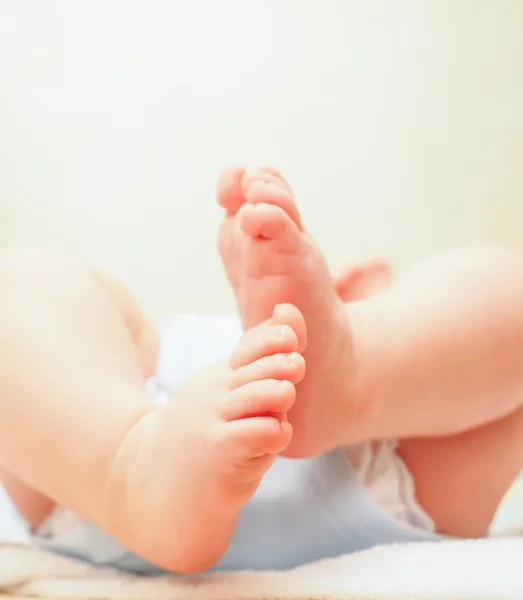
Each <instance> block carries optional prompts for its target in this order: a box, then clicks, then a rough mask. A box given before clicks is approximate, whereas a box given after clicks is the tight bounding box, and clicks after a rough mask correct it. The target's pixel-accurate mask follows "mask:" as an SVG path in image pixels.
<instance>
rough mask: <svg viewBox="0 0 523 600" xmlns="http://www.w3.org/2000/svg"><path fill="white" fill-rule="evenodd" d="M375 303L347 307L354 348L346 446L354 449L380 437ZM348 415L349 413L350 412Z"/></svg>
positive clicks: (346, 397) (347, 397)
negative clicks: (376, 371)
mask: <svg viewBox="0 0 523 600" xmlns="http://www.w3.org/2000/svg"><path fill="white" fill-rule="evenodd" d="M374 304H375V301H374V300H373V299H371V300H361V301H357V302H352V303H350V304H348V305H346V314H347V319H348V323H349V328H350V332H351V336H350V340H351V346H350V350H349V356H348V358H347V359H346V362H345V364H347V365H350V376H349V377H347V378H345V382H346V383H345V389H344V390H343V409H342V410H344V413H345V418H341V419H340V422H344V423H345V424H347V423H348V421H349V422H350V425H348V426H347V425H346V426H345V431H343V432H342V437H343V444H340V445H354V444H359V443H363V442H367V441H372V440H375V439H378V438H379V436H380V433H379V432H380V429H381V428H380V426H379V422H380V417H379V412H380V411H379V402H378V399H379V396H380V394H379V392H378V386H377V382H376V381H375V378H374V375H373V372H374V361H379V360H380V356H379V354H377V353H376V352H375V351H371V349H374V350H376V340H375V337H376V327H375V325H374V319H375V318H376V307H375V306H374ZM347 411H348V412H347Z"/></svg>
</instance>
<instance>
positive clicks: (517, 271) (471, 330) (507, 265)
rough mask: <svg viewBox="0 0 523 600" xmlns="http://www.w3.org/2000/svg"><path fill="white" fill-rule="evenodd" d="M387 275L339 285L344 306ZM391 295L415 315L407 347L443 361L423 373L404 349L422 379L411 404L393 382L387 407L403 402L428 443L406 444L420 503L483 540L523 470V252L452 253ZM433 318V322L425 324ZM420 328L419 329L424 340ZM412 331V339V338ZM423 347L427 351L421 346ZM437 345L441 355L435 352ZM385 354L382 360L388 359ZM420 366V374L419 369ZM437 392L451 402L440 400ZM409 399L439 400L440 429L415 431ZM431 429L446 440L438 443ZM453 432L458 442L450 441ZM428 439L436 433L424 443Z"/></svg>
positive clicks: (412, 379) (460, 532) (406, 384)
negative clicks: (413, 343) (497, 511)
mask: <svg viewBox="0 0 523 600" xmlns="http://www.w3.org/2000/svg"><path fill="white" fill-rule="evenodd" d="M371 264H372V263H371ZM377 264H378V265H379V263H377ZM380 271H381V274H382V275H384V274H385V272H384V271H383V268H380V269H378V271H376V269H370V270H369V269H367V270H365V269H363V270H362V268H361V267H360V269H356V270H355V272H356V273H359V277H357V278H355V276H354V274H353V275H352V276H349V277H346V278H345V281H343V280H341V281H340V282H339V284H338V286H339V288H340V289H343V290H344V294H345V295H344V296H343V297H344V299H345V298H352V299H357V297H358V296H361V294H360V290H362V289H363V290H370V291H371V292H372V291H374V290H376V289H378V288H380V289H383V287H382V286H381V285H378V286H377V285H376V283H378V284H380V283H386V280H387V278H386V277H383V276H382V277H379V278H378V281H376V273H378V274H379V273H380ZM353 272H354V271H353ZM348 273H349V275H350V271H348ZM354 284H355V285H354ZM403 285H405V288H403V287H402V286H403ZM431 289H432V290H433V292H432V293H430V294H429V295H427V291H430V290H431ZM434 291H436V292H437V293H434ZM392 293H393V294H394V293H398V297H397V300H396V302H397V304H392V305H391V307H390V308H391V309H392V308H395V310H396V311H397V309H398V307H400V306H401V305H402V302H404V303H405V304H404V307H405V306H408V305H410V307H411V308H410V310H405V309H404V313H403V314H404V315H405V314H406V315H410V316H409V319H410V323H409V326H407V327H404V338H403V339H404V340H405V339H407V340H409V339H410V342H411V343H412V341H414V342H416V343H415V345H414V347H413V348H412V349H411V350H412V352H414V353H419V354H420V355H421V356H422V355H423V353H428V359H432V360H433V361H434V362H433V365H431V364H430V363H429V364H428V365H426V367H425V364H424V363H425V361H424V360H423V359H422V358H420V362H419V365H418V366H417V360H418V359H416V356H415V354H414V355H413V354H410V353H409V352H406V351H405V350H404V351H403V353H401V352H400V353H399V356H397V357H396V360H397V363H396V364H397V365H403V367H404V368H405V365H406V364H408V363H406V362H403V361H406V360H407V359H408V358H409V357H410V360H411V361H412V370H413V372H412V373H409V372H408V370H404V371H402V373H403V374H404V376H405V379H404V380H403V382H401V380H400V384H401V386H402V389H403V391H404V393H405V396H404V397H403V398H397V392H396V391H395V390H397V387H398V386H397V385H396V386H394V385H392V384H390V382H389V386H390V387H389V388H388V389H389V391H390V394H389V395H388V397H387V396H384V398H383V400H384V402H387V401H390V402H391V403H393V402H394V401H395V398H397V400H396V401H397V402H398V404H401V406H398V411H399V412H398V417H399V418H402V419H404V421H405V424H404V425H403V426H404V427H405V426H410V427H413V428H412V429H410V430H409V434H410V433H411V432H412V431H416V427H417V428H418V429H417V431H418V436H420V437H409V438H404V439H403V440H401V441H400V444H399V447H398V453H399V454H400V456H402V458H403V459H404V461H405V463H406V465H407V467H408V468H409V470H410V472H411V473H412V475H413V477H414V480H415V486H416V494H417V497H418V500H419V502H420V504H421V506H423V508H424V509H425V510H426V511H427V513H428V514H430V515H431V517H432V519H433V520H434V522H435V525H436V529H437V531H439V532H441V533H445V534H448V535H453V536H457V537H477V536H482V535H484V534H485V533H486V531H487V530H488V528H489V526H490V524H491V522H492V519H493V517H494V515H495V513H496V510H497V508H498V506H499V504H500V502H501V500H502V499H503V497H504V495H505V494H506V492H507V491H508V489H509V488H510V486H511V485H512V483H513V481H514V479H515V478H516V477H517V475H518V473H519V472H520V471H521V469H522V468H523V390H522V389H521V379H522V378H523V346H522V335H523V334H522V321H523V260H522V258H521V256H519V255H518V254H517V253H512V252H507V251H500V250H495V249H480V250H470V251H465V252H460V253H455V254H451V255H448V256H446V257H443V258H441V259H439V260H437V261H435V262H433V263H430V264H429V265H427V266H426V267H423V266H422V267H420V268H419V269H418V270H417V271H416V272H414V273H413V274H411V275H407V279H406V282H400V284H399V288H396V291H395V290H394V288H393V289H392ZM364 296H365V297H369V295H368V294H366V293H365V294H364ZM408 298H410V301H409V300H408ZM416 298H417V299H419V306H416V304H415V302H414V300H416ZM453 298H454V301H452V299H453ZM407 303H408V304H407ZM394 312H395V311H392V313H391V314H394ZM424 313H425V315H426V316H427V318H426V324H423V322H420V320H419V315H423V314H424ZM445 315H446V318H443V317H445ZM396 319H397V320H398V322H400V323H401V319H402V314H401V312H396ZM413 324H417V327H415V328H414V331H416V332H417V333H416V336H415V337H412V333H411V332H412V325H413ZM384 331H386V329H385V330H384ZM431 331H432V332H435V334H434V337H433V340H432V342H431V339H430V338H427V337H425V336H426V335H427V333H430V332H431ZM442 332H443V334H445V335H446V339H445V337H443V338H442V337H441V333H442ZM405 333H407V334H409V333H411V337H410V338H409V337H406V338H405ZM423 340H425V344H421V342H422V341H423ZM384 342H386V337H385V338H384V339H383V340H382V343H384ZM432 344H433V345H432ZM384 345H385V344H384ZM438 345H439V352H435V350H437V349H438ZM400 348H401V346H400ZM385 349H386V346H385ZM445 349H446V352H444V350H445ZM377 351H378V349H377ZM386 356H387V353H386V352H383V354H382V357H386ZM425 360H427V359H425ZM460 361H462V362H461V363H460ZM416 366H417V368H418V369H420V370H421V372H416V371H415V370H414V369H415V367H416ZM424 367H425V368H428V371H427V372H424V371H423V368H424ZM431 368H432V369H433V370H431ZM418 377H425V378H426V384H425V386H420V387H419V396H418V397H417V398H416V393H415V387H414V386H415V385H416V380H417V378H418ZM436 377H439V378H441V379H442V381H441V382H440V381H437V380H436V379H435V378H436ZM449 379H450V381H449ZM418 385H419V380H418ZM445 388H447V390H448V391H449V392H450V396H448V395H446V391H447V390H446V389H445ZM460 388H461V389H462V396H460V395H459V393H460ZM434 391H439V393H441V394H442V395H441V398H440V399H439V402H438V398H437V397H436V396H434V395H433V393H434ZM409 399H410V400H411V406H414V410H417V409H418V408H419V409H421V410H422V411H423V409H424V401H425V400H429V402H430V401H431V400H432V401H433V402H434V405H435V406H434V410H437V411H440V414H439V415H438V418H439V423H438V419H436V420H433V421H432V422H425V424H423V422H420V423H419V425H417V426H416V425H415V424H414V421H410V424H409V418H412V411H411V410H410V409H409ZM467 400H468V402H469V403H470V404H469V405H468V406H469V408H468V409H467ZM482 401H483V405H482V404H481V402H482ZM460 403H462V404H461V407H460ZM390 406H391V408H392V407H393V404H391V405H390ZM463 409H465V411H464V410H463ZM407 411H408V412H407ZM427 414H430V413H428V412H427ZM500 415H503V416H500ZM455 416H456V418H455ZM467 416H468V418H469V419H470V421H469V423H472V422H474V423H479V425H477V426H470V425H469V426H467ZM422 417H423V415H422ZM392 418H393V417H392ZM447 419H448V425H445V421H446V420H447ZM389 426H390V421H389ZM432 427H436V428H439V432H443V433H438V434H436V435H432V431H433V430H432ZM456 430H458V431H457V432H456ZM459 430H461V431H459ZM389 431H392V429H391V430H389ZM396 431H398V427H397V426H396ZM403 431H405V430H403ZM446 431H448V433H453V434H451V435H448V434H447V435H445V434H444V433H445V432H446ZM426 432H429V435H425V436H424V437H421V435H422V434H423V433H426Z"/></svg>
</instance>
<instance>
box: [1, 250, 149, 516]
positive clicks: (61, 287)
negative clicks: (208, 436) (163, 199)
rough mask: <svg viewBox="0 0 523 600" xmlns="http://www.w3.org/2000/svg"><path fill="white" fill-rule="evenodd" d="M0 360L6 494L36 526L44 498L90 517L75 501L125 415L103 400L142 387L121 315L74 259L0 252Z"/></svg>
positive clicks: (46, 507)
mask: <svg viewBox="0 0 523 600" xmlns="http://www.w3.org/2000/svg"><path fill="white" fill-rule="evenodd" d="M0 357H2V359H1V360H0V464H1V465H2V471H1V472H0V477H1V479H2V482H3V484H4V486H5V488H6V490H7V492H8V494H9V495H10V496H11V498H12V500H13V501H14V503H15V504H16V506H17V507H18V509H19V510H20V512H21V514H22V515H23V516H24V517H25V518H27V520H28V521H29V522H30V524H31V525H33V526H36V525H38V523H39V522H40V521H41V520H42V519H43V518H44V517H45V516H46V515H47V514H48V513H49V512H50V511H51V510H52V508H53V502H52V501H50V500H49V499H48V498H49V497H55V498H58V499H59V500H60V501H61V502H66V503H68V504H70V505H73V506H76V507H77V508H79V509H80V508H84V509H85V510H84V512H88V513H89V512H91V510H90V509H89V507H88V506H85V507H84V506H80V505H82V504H83V501H80V500H79V497H80V495H81V494H82V493H83V492H86V491H87V490H92V489H93V486H94V485H95V483H96V482H97V480H98V478H99V475H100V473H101V466H102V463H103V460H104V454H106V453H107V452H110V451H111V439H113V440H114V441H115V440H117V439H118V436H119V431H116V430H115V429H114V426H115V425H116V423H117V422H119V425H118V426H122V427H123V430H125V426H126V425H125V424H122V419H121V417H122V415H123V420H124V421H125V419H126V417H129V414H127V413H129V410H128V409H127V408H125V407H123V408H120V407H118V406H115V407H111V402H110V401H109V400H110V399H111V398H113V397H115V394H114V391H115V389H116V388H115V386H119V388H120V389H121V388H122V387H123V386H125V387H126V389H127V386H129V387H130V388H133V389H134V388H136V389H140V388H142V375H141V370H140V360H139V356H138V353H137V351H136V346H135V343H134V341H133V339H132V336H131V335H130V333H129V331H128V328H127V326H126V323H125V319H124V317H123V315H122V314H121V310H120V309H119V307H118V306H116V305H115V303H114V301H113V300H112V299H111V298H110V297H109V296H108V294H107V293H106V292H105V291H104V289H103V287H102V286H101V285H100V284H99V283H98V282H97V281H96V279H95V277H94V276H93V274H92V273H91V271H90V269H89V268H88V266H86V265H83V264H82V263H81V262H80V261H76V260H74V259H70V258H69V257H66V256H62V255H60V254H58V253H53V252H49V251H47V250H40V249H30V250H29V249H20V250H19V249H17V250H14V251H10V252H7V253H4V254H3V255H1V256H0ZM111 392H112V393H111ZM105 396H107V398H105ZM120 396H121V394H120ZM129 397H130V398H131V402H132V398H133V397H136V396H133V395H132V394H130V395H129ZM139 402H141V399H140V400H139ZM113 404H117V402H116V401H114V402H113ZM131 412H132V411H131ZM129 418H131V419H132V417H129ZM14 423H16V427H13V424H14ZM104 423H106V424H104ZM104 438H107V439H104ZM79 472H81V473H82V478H81V479H82V480H83V481H82V483H83V485H76V484H78V483H80V481H79V479H78V478H77V477H74V479H75V486H74V487H73V486H72V485H70V482H71V480H72V478H71V476H74V475H75V474H78V473H79ZM75 487H76V491H75ZM83 487H84V488H85V489H84V490H83V492H82V491H81V488H83ZM36 490H41V492H37V491H36ZM88 495H89V494H87V496H88ZM87 502H88V503H89V501H87Z"/></svg>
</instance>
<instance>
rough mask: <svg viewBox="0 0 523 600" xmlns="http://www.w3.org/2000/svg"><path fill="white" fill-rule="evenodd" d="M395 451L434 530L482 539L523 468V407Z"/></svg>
mask: <svg viewBox="0 0 523 600" xmlns="http://www.w3.org/2000/svg"><path fill="white" fill-rule="evenodd" d="M398 453H399V454H400V456H401V457H402V458H403V460H404V461H405V463H406V465H407V467H408V469H409V470H410V472H411V473H412V475H413V477H414V481H415V486H416V496H417V498H418V501H419V503H420V505H421V506H422V507H423V508H424V509H425V511H426V512H427V513H428V514H429V515H430V516H431V517H432V519H433V521H434V523H435V525H436V530H437V531H438V532H440V533H444V534H447V535H452V536H456V537H480V536H483V535H484V534H485V533H486V532H487V530H488V528H489V526H490V524H491V523H492V519H493V518H494V515H495V513H496V510H497V508H498V507H499V504H500V503H501V501H502V499H503V497H504V496H505V494H506V493H507V491H508V490H509V488H510V486H511V485H512V483H513V482H514V480H515V479H516V477H517V476H518V474H519V473H520V472H521V469H522V468H523V407H520V408H518V409H517V410H516V411H515V412H513V413H511V414H510V415H507V416H506V417H503V418H502V419H499V420H497V421H494V422H492V423H488V424H486V425H483V426H481V427H477V428H476V429H471V430H469V431H466V432H464V433H460V434H457V435H451V436H447V437H436V438H418V439H411V440H403V441H401V442H400V444H399V447H398Z"/></svg>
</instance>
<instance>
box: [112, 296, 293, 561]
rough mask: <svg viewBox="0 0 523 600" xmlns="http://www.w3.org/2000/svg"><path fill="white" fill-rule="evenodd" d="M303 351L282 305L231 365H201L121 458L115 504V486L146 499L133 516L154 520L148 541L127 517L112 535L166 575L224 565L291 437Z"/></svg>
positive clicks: (249, 335) (247, 338) (289, 309)
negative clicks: (132, 534) (242, 519)
mask: <svg viewBox="0 0 523 600" xmlns="http://www.w3.org/2000/svg"><path fill="white" fill-rule="evenodd" d="M304 346H305V322H304V320H303V317H302V315H301V314H300V312H299V311H298V310H297V309H296V308H295V307H293V306H289V305H280V306H277V307H276V308H275V309H274V314H273V316H272V317H271V319H269V320H268V321H266V322H265V323H263V324H261V325H258V326H257V327H254V328H252V329H250V330H248V331H247V332H246V333H245V334H244V336H243V338H242V340H241V341H240V342H239V344H238V347H237V348H236V350H235V351H234V352H233V354H232V356H231V357H230V360H229V362H228V363H225V364H224V363H219V364H216V365H212V366H211V367H209V368H207V369H204V370H203V371H201V372H200V373H198V374H197V375H195V376H194V377H192V378H191V379H189V380H188V381H187V382H186V384H185V385H183V386H182V387H181V388H180V389H179V391H178V392H177V393H176V394H175V395H174V397H173V398H172V399H171V401H170V402H169V403H168V404H167V405H166V406H165V407H161V408H158V409H156V410H153V411H151V413H150V414H149V415H147V416H146V417H145V418H144V419H142V420H141V422H139V423H138V424H137V426H135V429H136V427H138V428H139V429H141V431H139V432H135V433H134V439H135V440H136V439H137V438H136V436H137V435H139V440H140V443H139V445H138V446H137V445H136V444H134V446H133V448H132V455H131V454H130V448H127V449H126V448H124V449H123V450H122V451H121V452H120V461H122V460H123V461H124V462H123V463H122V462H121V465H122V464H123V465H124V467H127V471H123V470H122V468H121V465H120V471H119V472H120V473H123V472H125V476H124V482H125V485H124V487H123V488H122V485H121V483H120V484H119V485H117V486H115V484H114V477H113V484H112V489H113V498H114V490H115V489H116V488H119V490H120V494H121V493H127V494H128V495H129V494H130V493H132V491H133V489H134V490H138V492H139V493H140V495H141V496H142V498H143V497H145V498H146V500H147V501H146V503H145V504H146V506H145V508H144V514H143V515H140V514H134V515H133V519H135V520H139V519H146V520H148V527H149V531H148V536H146V537H145V538H144V536H143V530H142V534H141V535H140V536H139V539H136V540H132V539H129V536H128V535H127V533H128V531H129V523H128V522H127V523H125V522H122V521H121V525H120V527H119V531H115V530H114V527H113V531H112V532H111V533H113V535H115V537H117V539H120V540H122V537H123V538H124V539H125V545H126V546H127V547H129V548H131V549H133V550H134V551H135V552H137V553H139V554H141V555H142V556H144V557H145V558H146V559H147V560H149V561H151V562H153V563H155V564H158V565H160V566H162V567H164V568H166V569H169V570H173V571H178V572H180V571H181V572H194V571H201V570H205V569H206V568H209V567H210V566H212V565H213V564H214V563H215V562H216V561H217V560H219V558H220V557H221V555H222V554H223V553H224V552H225V550H226V549H227V546H228V544H229V541H230V538H231V536H232V534H233V530H234V527H235V523H236V519H237V517H238V514H239V511H240V510H241V508H242V507H243V506H244V505H245V503H246V502H247V501H248V500H249V498H251V496H252V495H253V494H254V492H255V490H256V488H257V487H258V485H259V483H260V481H261V478H262V477H263V475H264V474H265V472H266V471H267V469H268V468H269V467H270V466H271V464H272V463H273V461H274V459H275V456H276V455H277V454H279V453H280V452H282V451H283V450H285V448H286V447H287V446H288V444H289V442H290V441H291V438H292V426H291V424H290V423H289V422H288V421H287V420H286V414H287V411H289V410H290V408H291V406H292V404H293V403H294V399H295V387H294V386H295V384H297V383H298V382H299V381H300V380H301V379H302V378H303V376H304V373H305V362H304V360H303V358H302V356H301V354H300V351H301V350H303V348H304ZM128 438H130V439H129V441H130V442H132V438H133V432H131V435H130V436H128ZM122 456H125V459H124V458H122ZM131 458H132V459H133V461H130V459H131ZM113 471H114V469H113ZM136 474H138V475H136ZM136 477H137V479H135V478H136ZM142 479H143V481H142ZM129 482H132V484H133V487H129ZM115 504H116V506H117V507H118V508H117V510H119V507H120V506H121V504H120V503H118V501H117V500H116V502H115ZM146 522H147V521H146ZM126 528H127V529H126Z"/></svg>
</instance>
